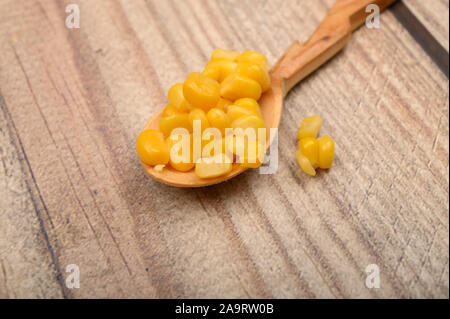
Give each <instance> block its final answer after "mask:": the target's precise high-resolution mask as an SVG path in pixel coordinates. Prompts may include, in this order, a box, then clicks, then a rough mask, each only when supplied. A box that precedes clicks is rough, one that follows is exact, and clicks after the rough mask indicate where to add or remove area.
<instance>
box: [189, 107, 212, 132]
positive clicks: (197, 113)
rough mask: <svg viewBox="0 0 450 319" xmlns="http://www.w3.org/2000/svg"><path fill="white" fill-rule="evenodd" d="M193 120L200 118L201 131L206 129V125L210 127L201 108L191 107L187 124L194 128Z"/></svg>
mask: <svg viewBox="0 0 450 319" xmlns="http://www.w3.org/2000/svg"><path fill="white" fill-rule="evenodd" d="M195 120H200V124H201V125H202V126H201V131H202V132H203V131H204V130H206V129H207V128H208V127H210V124H209V121H208V118H207V117H206V113H205V111H203V110H202V109H193V110H192V111H190V112H189V124H190V125H191V127H192V128H194V121H195Z"/></svg>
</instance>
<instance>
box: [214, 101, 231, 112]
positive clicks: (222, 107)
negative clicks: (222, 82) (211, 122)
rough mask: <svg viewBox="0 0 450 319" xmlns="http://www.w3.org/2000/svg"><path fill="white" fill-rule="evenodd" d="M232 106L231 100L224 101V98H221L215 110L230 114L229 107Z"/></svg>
mask: <svg viewBox="0 0 450 319" xmlns="http://www.w3.org/2000/svg"><path fill="white" fill-rule="evenodd" d="M230 105H233V102H231V101H230V100H227V99H224V98H220V99H219V102H217V104H216V106H215V108H217V109H220V110H222V111H224V112H225V113H226V112H228V107H229V106H230Z"/></svg>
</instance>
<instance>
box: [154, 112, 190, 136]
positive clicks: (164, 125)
mask: <svg viewBox="0 0 450 319" xmlns="http://www.w3.org/2000/svg"><path fill="white" fill-rule="evenodd" d="M179 127H180V128H185V129H187V130H188V131H189V132H192V126H191V124H190V122H189V115H188V114H186V113H183V114H174V115H171V116H166V117H162V118H161V119H160V120H159V129H160V130H161V132H162V133H163V134H164V136H170V133H171V132H172V130H173V129H176V128H179Z"/></svg>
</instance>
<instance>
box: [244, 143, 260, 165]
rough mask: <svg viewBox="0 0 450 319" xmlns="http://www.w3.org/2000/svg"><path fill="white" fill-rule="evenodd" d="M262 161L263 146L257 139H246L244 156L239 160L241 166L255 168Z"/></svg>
mask: <svg viewBox="0 0 450 319" xmlns="http://www.w3.org/2000/svg"><path fill="white" fill-rule="evenodd" d="M263 161H264V148H263V146H262V144H261V143H260V142H259V141H252V140H250V141H247V143H246V145H245V149H244V158H243V159H242V158H240V159H239V162H240V163H241V166H243V167H250V168H257V167H260V166H261V165H262V163H263Z"/></svg>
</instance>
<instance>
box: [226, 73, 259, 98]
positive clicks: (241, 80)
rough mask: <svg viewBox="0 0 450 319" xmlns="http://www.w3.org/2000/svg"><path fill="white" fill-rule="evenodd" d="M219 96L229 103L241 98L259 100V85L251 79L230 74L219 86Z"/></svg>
mask: <svg viewBox="0 0 450 319" xmlns="http://www.w3.org/2000/svg"><path fill="white" fill-rule="evenodd" d="M220 95H221V96H222V97H223V98H225V99H228V100H231V101H236V100H237V99H240V98H243V97H250V98H252V99H255V100H259V98H260V97H261V85H259V83H258V82H256V81H255V80H253V79H250V78H247V77H243V76H240V75H239V74H236V73H232V74H230V75H229V76H227V77H226V78H225V80H223V82H222V83H221V84H220Z"/></svg>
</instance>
